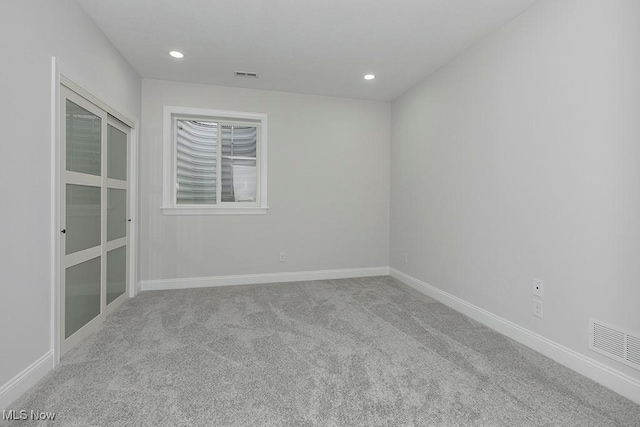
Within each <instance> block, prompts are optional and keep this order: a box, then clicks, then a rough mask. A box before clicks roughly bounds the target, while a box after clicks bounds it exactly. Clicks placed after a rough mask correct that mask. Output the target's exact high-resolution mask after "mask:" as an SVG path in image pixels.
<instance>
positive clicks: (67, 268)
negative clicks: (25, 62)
mask: <svg viewBox="0 0 640 427" xmlns="http://www.w3.org/2000/svg"><path fill="white" fill-rule="evenodd" d="M106 134H107V115H106V113H105V112H104V111H102V110H101V109H99V108H98V107H96V106H95V105H93V104H92V103H90V102H89V101H87V100H86V99H84V98H82V97H80V96H79V95H77V94H76V93H74V92H72V91H71V90H69V89H67V88H65V87H64V86H61V88H60V143H61V144H62V146H61V150H60V154H61V155H60V163H61V165H60V170H61V175H60V184H61V185H60V193H61V194H60V196H61V197H60V211H61V212H60V213H61V215H60V221H61V230H60V231H61V238H60V245H61V248H60V249H61V250H60V260H61V264H62V265H61V268H60V276H61V277H60V329H61V330H60V332H61V333H60V344H61V345H60V349H61V352H62V353H64V352H65V351H66V350H68V349H69V348H71V346H73V345H74V343H75V342H77V341H79V340H80V339H82V338H83V337H84V336H86V335H87V334H88V333H89V332H90V331H92V330H93V329H95V327H96V326H97V325H98V324H100V323H101V322H102V320H103V319H104V309H103V299H104V292H103V290H102V288H103V283H104V279H103V276H104V268H103V263H104V254H103V247H104V239H105V228H106V223H105V221H104V219H103V210H104V205H105V195H106V193H105V190H104V183H103V181H104V179H105V178H104V176H103V171H104V170H105V168H104V163H105V155H104V154H105V151H106V147H105V144H104V143H103V141H104V140H105V137H106Z"/></svg>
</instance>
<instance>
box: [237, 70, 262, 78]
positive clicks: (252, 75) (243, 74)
mask: <svg viewBox="0 0 640 427" xmlns="http://www.w3.org/2000/svg"><path fill="white" fill-rule="evenodd" d="M235 75H236V77H245V78H250V79H257V78H258V73H254V72H252V71H236V72H235Z"/></svg>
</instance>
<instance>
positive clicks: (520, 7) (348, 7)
mask: <svg viewBox="0 0 640 427" xmlns="http://www.w3.org/2000/svg"><path fill="white" fill-rule="evenodd" d="M535 1H536V0H395V1H394V0H217V1H213V0H182V1H179V0H78V2H79V3H80V5H81V6H82V7H83V9H84V10H85V11H86V12H87V13H88V14H89V15H90V16H91V18H92V19H93V20H94V21H95V22H96V24H97V25H98V26H99V27H100V28H101V29H102V30H103V31H104V33H105V34H106V35H107V37H108V38H109V39H110V40H111V41H112V42H113V44H114V45H115V46H116V47H117V48H118V49H119V50H120V51H121V52H122V54H123V55H124V56H125V57H126V58H127V60H128V61H129V62H130V63H131V64H132V65H133V67H134V68H135V69H136V70H137V71H138V73H139V74H140V75H141V76H142V77H143V78H154V79H164V80H176V81H183V82H194V83H208V84H215V85H222V86H238V87H247V88H256V89H270V90H279V91H287V92H300V93H312V94H322V95H335V96H344V97H351V98H364V99H379V100H392V99H394V98H395V97H397V96H398V95H400V94H402V93H403V92H404V91H405V90H407V89H409V88H410V87H411V86H413V85H414V84H416V83H418V82H419V81H421V80H423V79H424V78H425V77H426V76H427V75H429V74H430V73H432V72H433V71H435V70H436V69H438V68H439V67H441V66H442V65H443V64H445V63H446V62H448V61H450V60H451V59H452V58H454V57H455V56H456V55H458V54H459V53H460V52H462V51H463V50H464V49H466V48H467V47H469V46H470V45H472V44H473V43H475V42H477V41H478V40H480V39H482V38H483V37H485V36H487V35H488V34H490V33H491V32H493V31H495V30H496V29H497V28H499V27H500V26H502V25H504V24H505V23H506V22H507V21H509V20H510V19H512V18H513V17H514V16H516V15H518V14H519V13H521V12H523V11H524V10H525V9H527V8H528V7H530V6H531V5H532V4H533V3H535ZM174 49H175V50H180V51H182V52H183V53H184V54H185V58H184V59H182V60H175V59H172V58H170V57H169V55H168V52H169V51H170V50H174ZM236 70H239V71H255V72H258V73H259V74H260V77H259V79H257V80H251V79H241V78H237V77H235V76H234V74H233V72H234V71H236ZM366 73H373V74H375V75H376V76H377V77H376V79H375V80H373V81H365V80H364V79H363V78H362V77H363V75H364V74H366Z"/></svg>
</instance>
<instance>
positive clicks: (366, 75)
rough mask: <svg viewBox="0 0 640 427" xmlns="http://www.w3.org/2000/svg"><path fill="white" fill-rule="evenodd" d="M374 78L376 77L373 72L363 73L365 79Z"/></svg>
mask: <svg viewBox="0 0 640 427" xmlns="http://www.w3.org/2000/svg"><path fill="white" fill-rule="evenodd" d="M375 78H376V76H374V75H373V74H365V75H364V79H365V80H373V79H375Z"/></svg>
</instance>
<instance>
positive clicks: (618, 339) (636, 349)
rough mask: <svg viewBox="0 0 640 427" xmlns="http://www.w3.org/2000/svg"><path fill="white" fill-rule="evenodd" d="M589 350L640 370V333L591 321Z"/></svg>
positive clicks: (598, 321) (594, 320)
mask: <svg viewBox="0 0 640 427" xmlns="http://www.w3.org/2000/svg"><path fill="white" fill-rule="evenodd" d="M589 348H590V349H591V350H593V351H595V352H598V353H600V354H603V355H605V356H607V357H609V358H611V359H613V360H617V361H618V362H621V363H624V364H625V365H628V366H631V367H632V368H635V369H638V370H640V333H637V332H631V331H625V330H623V329H621V328H619V327H617V326H614V325H611V324H608V323H605V322H601V321H600V320H596V319H591V320H590V323H589Z"/></svg>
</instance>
